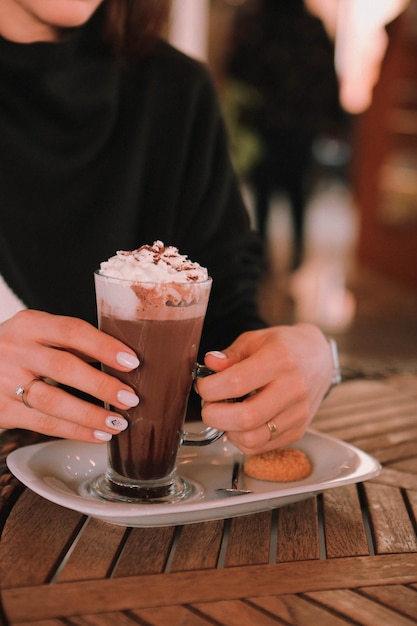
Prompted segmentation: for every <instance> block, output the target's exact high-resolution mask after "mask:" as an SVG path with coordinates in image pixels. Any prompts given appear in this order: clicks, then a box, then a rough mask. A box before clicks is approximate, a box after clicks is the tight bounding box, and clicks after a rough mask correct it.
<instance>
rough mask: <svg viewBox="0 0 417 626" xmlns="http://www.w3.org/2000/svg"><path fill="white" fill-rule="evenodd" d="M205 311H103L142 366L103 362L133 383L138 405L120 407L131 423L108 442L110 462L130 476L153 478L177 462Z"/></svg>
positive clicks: (105, 326)
mask: <svg viewBox="0 0 417 626" xmlns="http://www.w3.org/2000/svg"><path fill="white" fill-rule="evenodd" d="M203 320H204V317H194V318H188V319H168V320H157V319H150V320H146V319H144V320H140V319H137V320H134V321H132V320H125V319H116V318H114V317H106V316H101V318H100V328H101V329H102V330H103V331H104V332H106V333H108V334H110V335H113V336H114V337H118V338H119V339H120V340H121V341H123V342H124V343H126V345H128V346H130V347H131V348H132V349H133V350H134V351H135V352H136V354H137V355H138V358H139V360H140V366H139V368H137V369H136V370H134V371H133V372H127V373H123V372H120V371H119V370H118V371H116V370H112V369H110V368H108V367H106V368H105V370H106V371H108V372H109V373H110V374H112V375H114V376H116V377H118V378H119V379H121V380H123V381H124V382H126V384H128V385H130V386H131V387H132V388H133V389H134V390H135V392H136V393H137V395H138V396H139V398H140V403H139V405H138V406H137V407H134V408H132V409H129V410H127V411H120V409H116V410H117V411H118V412H120V413H122V414H123V415H124V417H125V418H126V419H127V420H128V422H129V428H128V429H127V430H126V431H124V432H122V433H120V434H119V435H117V437H113V439H112V440H111V442H110V444H109V455H110V463H111V466H112V468H113V469H114V470H115V471H116V472H117V473H118V474H120V475H121V476H125V477H127V478H129V479H131V480H155V479H159V478H163V477H165V476H167V475H168V474H169V473H170V472H171V471H172V470H173V469H174V466H175V460H176V455H177V451H178V446H179V442H180V436H181V429H182V425H183V422H184V417H185V411H186V407H187V399H188V394H189V391H190V388H191V384H192V372H193V367H194V364H195V361H196V357H197V350H198V345H199V342H200V335H201V330H202V326H203Z"/></svg>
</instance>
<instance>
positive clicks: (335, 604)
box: [308, 589, 415, 626]
mask: <svg viewBox="0 0 417 626" xmlns="http://www.w3.org/2000/svg"><path fill="white" fill-rule="evenodd" d="M308 597H310V598H312V599H314V600H316V601H318V602H321V603H322V604H325V605H326V606H327V607H330V608H332V609H334V610H338V611H341V610H342V611H343V613H344V614H345V615H346V616H347V617H350V618H351V619H352V620H355V621H356V622H358V623H359V624H362V625H363V626H375V624H387V625H388V624H390V625H391V624H392V625H393V626H394V624H395V626H415V621H414V620H413V619H410V618H408V617H406V616H404V615H401V614H400V613H398V612H397V611H393V610H392V609H390V608H388V607H386V606H383V605H382V604H379V602H375V601H374V600H373V599H371V598H367V597H365V596H363V595H362V594H360V593H358V592H357V591H352V590H350V589H338V590H337V591H334V592H332V593H330V592H329V591H319V592H315V593H309V594H308Z"/></svg>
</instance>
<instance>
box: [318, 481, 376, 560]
mask: <svg viewBox="0 0 417 626" xmlns="http://www.w3.org/2000/svg"><path fill="white" fill-rule="evenodd" d="M323 515H324V525H325V536H326V554H327V557H328V558H338V557H341V556H360V555H365V554H369V547H368V541H367V537H366V531H365V526H364V521H363V518H362V512H361V505H360V501H359V495H358V491H357V488H356V485H347V486H345V487H341V488H340V489H330V490H329V491H327V492H324V493H323Z"/></svg>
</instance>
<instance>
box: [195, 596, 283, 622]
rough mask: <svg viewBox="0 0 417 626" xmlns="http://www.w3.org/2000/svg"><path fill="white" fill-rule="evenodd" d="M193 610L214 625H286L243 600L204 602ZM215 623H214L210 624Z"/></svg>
mask: <svg viewBox="0 0 417 626" xmlns="http://www.w3.org/2000/svg"><path fill="white" fill-rule="evenodd" d="M193 608H194V609H196V610H197V611H199V613H200V614H203V615H204V616H206V617H208V618H210V619H211V620H214V623H215V624H216V625H217V624H219V626H220V624H221V625H222V626H246V625H247V626H249V625H252V624H254V625H255V624H256V626H276V625H277V623H278V624H285V622H282V621H281V620H277V619H276V618H274V616H273V615H266V614H265V613H264V612H263V611H261V610H260V609H259V608H257V607H256V606H251V605H250V604H248V603H247V602H242V601H241V600H227V601H226V600H224V601H222V602H202V603H199V604H193ZM210 623H213V622H210Z"/></svg>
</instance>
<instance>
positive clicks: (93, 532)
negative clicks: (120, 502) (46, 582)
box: [55, 518, 126, 583]
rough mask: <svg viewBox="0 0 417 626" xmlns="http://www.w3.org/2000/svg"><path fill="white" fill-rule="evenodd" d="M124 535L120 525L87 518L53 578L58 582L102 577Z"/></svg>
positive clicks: (107, 571)
mask: <svg viewBox="0 0 417 626" xmlns="http://www.w3.org/2000/svg"><path fill="white" fill-rule="evenodd" d="M125 534H126V528H124V527H123V526H116V525H109V524H106V523H105V522H102V521H100V520H97V519H92V518H89V519H88V520H87V521H86V524H85V526H84V528H83V529H82V532H81V533H80V536H79V538H78V540H77V542H76V543H75V545H74V546H73V548H72V550H71V553H70V554H69V555H68V557H67V558H66V560H65V562H64V563H61V565H60V568H59V570H58V572H57V574H56V576H55V580H56V581H57V582H59V583H62V582H69V581H73V580H80V578H81V579H82V580H88V579H89V580H93V579H97V578H106V577H107V576H108V575H109V572H111V570H112V567H113V563H114V558H115V554H117V551H118V549H119V547H120V545H121V543H122V541H123V539H124V536H125ZM63 565H65V567H63Z"/></svg>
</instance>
